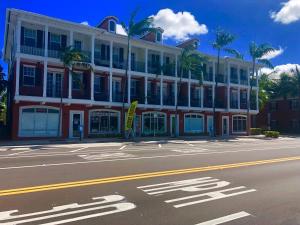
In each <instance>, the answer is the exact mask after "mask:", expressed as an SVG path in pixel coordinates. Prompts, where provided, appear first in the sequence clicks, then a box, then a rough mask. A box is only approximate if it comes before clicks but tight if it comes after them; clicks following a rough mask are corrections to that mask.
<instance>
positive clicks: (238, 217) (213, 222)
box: [196, 211, 251, 225]
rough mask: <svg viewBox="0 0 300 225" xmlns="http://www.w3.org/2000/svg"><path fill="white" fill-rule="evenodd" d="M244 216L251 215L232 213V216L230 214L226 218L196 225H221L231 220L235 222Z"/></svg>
mask: <svg viewBox="0 0 300 225" xmlns="http://www.w3.org/2000/svg"><path fill="white" fill-rule="evenodd" d="M246 216H251V214H249V213H247V212H244V211H242V212H238V213H234V214H230V215H227V216H223V217H220V218H217V219H214V220H210V221H206V222H203V223H198V224H196V225H218V224H222V223H227V222H230V221H233V220H237V219H240V218H243V217H246Z"/></svg>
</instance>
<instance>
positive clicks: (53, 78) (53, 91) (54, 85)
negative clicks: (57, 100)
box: [47, 72, 62, 97]
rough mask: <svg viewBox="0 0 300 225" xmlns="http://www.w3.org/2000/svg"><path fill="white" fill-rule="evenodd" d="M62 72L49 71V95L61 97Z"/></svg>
mask: <svg viewBox="0 0 300 225" xmlns="http://www.w3.org/2000/svg"><path fill="white" fill-rule="evenodd" d="M61 85H62V74H60V73H53V72H48V74H47V97H60V96H61V88H62V86H61Z"/></svg>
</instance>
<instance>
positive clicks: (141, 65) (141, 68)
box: [131, 61, 145, 73]
mask: <svg viewBox="0 0 300 225" xmlns="http://www.w3.org/2000/svg"><path fill="white" fill-rule="evenodd" d="M131 70H132V71H135V72H141V73H145V62H139V61H131Z"/></svg>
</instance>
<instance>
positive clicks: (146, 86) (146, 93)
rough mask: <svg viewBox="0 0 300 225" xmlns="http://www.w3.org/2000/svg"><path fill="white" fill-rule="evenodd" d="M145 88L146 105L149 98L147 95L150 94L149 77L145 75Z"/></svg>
mask: <svg viewBox="0 0 300 225" xmlns="http://www.w3.org/2000/svg"><path fill="white" fill-rule="evenodd" d="M144 87H145V90H144V94H145V105H147V104H148V99H147V97H148V96H147V95H148V77H145V84H144Z"/></svg>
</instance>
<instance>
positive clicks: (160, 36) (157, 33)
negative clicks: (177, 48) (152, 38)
mask: <svg viewBox="0 0 300 225" xmlns="http://www.w3.org/2000/svg"><path fill="white" fill-rule="evenodd" d="M161 39H162V35H161V32H160V31H157V32H156V42H161Z"/></svg>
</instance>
